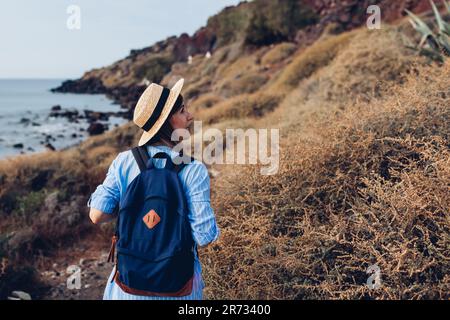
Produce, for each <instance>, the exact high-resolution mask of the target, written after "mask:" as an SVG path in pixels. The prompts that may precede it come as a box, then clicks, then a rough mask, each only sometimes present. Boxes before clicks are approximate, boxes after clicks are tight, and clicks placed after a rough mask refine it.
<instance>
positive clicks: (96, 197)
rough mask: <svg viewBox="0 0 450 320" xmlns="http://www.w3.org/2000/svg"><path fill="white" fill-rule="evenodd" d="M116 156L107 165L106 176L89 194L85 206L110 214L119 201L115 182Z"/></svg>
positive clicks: (118, 191)
mask: <svg viewBox="0 0 450 320" xmlns="http://www.w3.org/2000/svg"><path fill="white" fill-rule="evenodd" d="M117 162H118V157H117V158H116V159H114V161H113V162H112V163H111V165H110V166H109V169H108V172H107V174H106V178H105V180H104V181H103V183H102V184H101V185H99V186H98V187H97V188H96V189H95V191H94V193H92V194H91V196H90V198H89V200H88V203H87V206H88V207H91V208H95V209H97V210H100V211H102V212H104V213H106V214H112V213H113V212H114V209H115V208H116V207H117V205H118V204H119V201H120V190H119V185H118V183H117V177H116V174H117V166H118V163H117Z"/></svg>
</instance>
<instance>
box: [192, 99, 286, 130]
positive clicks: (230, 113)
mask: <svg viewBox="0 0 450 320" xmlns="http://www.w3.org/2000/svg"><path fill="white" fill-rule="evenodd" d="M281 98H282V94H281V93H272V92H266V93H260V92H256V93H253V94H242V95H239V96H235V97H232V98H229V99H227V100H224V101H222V102H219V103H218V104H216V105H215V106H213V107H211V108H209V109H207V110H204V111H203V112H202V113H201V114H200V118H201V120H203V121H205V122H206V124H214V123H218V122H220V121H223V120H228V119H240V118H246V117H252V118H258V117H262V116H264V115H266V114H267V113H269V112H271V111H273V110H274V109H275V108H276V107H277V106H278V104H279V102H280V101H281Z"/></svg>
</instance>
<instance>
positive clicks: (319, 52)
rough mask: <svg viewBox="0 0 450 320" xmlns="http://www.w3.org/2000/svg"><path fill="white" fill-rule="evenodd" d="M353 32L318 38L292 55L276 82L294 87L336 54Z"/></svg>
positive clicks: (324, 65)
mask: <svg viewBox="0 0 450 320" xmlns="http://www.w3.org/2000/svg"><path fill="white" fill-rule="evenodd" d="M354 33H355V32H354V31H353V32H347V33H343V34H340V35H338V36H331V37H327V38H325V39H324V40H318V41H317V42H315V43H314V44H313V45H311V46H310V47H308V48H306V49H305V50H304V51H302V52H300V53H298V54H297V56H295V57H294V59H293V61H292V62H291V63H290V64H289V65H287V66H286V68H285V69H284V70H283V72H282V73H281V75H280V77H279V79H277V83H278V84H279V85H286V86H289V87H295V86H296V85H298V84H299V83H300V81H302V80H303V79H306V78H308V77H310V76H311V75H312V74H313V73H314V72H316V71H317V70H319V69H321V68H324V67H326V66H327V65H328V64H329V63H330V62H331V61H332V60H333V59H334V57H335V56H336V54H337V53H338V52H339V51H340V50H341V49H342V48H343V47H345V46H346V45H347V44H348V43H349V41H350V40H351V39H352V38H353V36H354Z"/></svg>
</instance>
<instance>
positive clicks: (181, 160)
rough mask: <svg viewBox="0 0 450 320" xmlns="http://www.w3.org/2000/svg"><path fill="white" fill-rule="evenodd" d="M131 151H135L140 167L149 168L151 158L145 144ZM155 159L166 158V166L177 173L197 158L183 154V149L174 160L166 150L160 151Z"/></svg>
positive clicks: (143, 169)
mask: <svg viewBox="0 0 450 320" xmlns="http://www.w3.org/2000/svg"><path fill="white" fill-rule="evenodd" d="M131 152H132V153H133V156H134V159H135V160H136V162H137V164H138V166H139V169H140V170H141V172H142V171H145V170H147V168H148V167H147V163H148V161H149V159H150V156H149V155H148V152H147V148H146V147H145V146H141V147H135V148H133V149H131ZM151 158H153V159H166V165H165V168H167V169H172V170H174V171H175V172H176V173H177V174H178V173H180V172H181V170H183V169H184V167H185V166H186V165H188V164H189V163H191V162H192V161H194V160H195V158H194V157H188V156H185V155H183V150H181V152H180V154H179V155H178V156H176V157H175V158H174V160H173V161H172V158H171V157H170V155H168V154H167V153H165V152H162V151H161V152H158V153H156V154H155V155H153V157H151Z"/></svg>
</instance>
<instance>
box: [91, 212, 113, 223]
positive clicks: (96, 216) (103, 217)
mask: <svg viewBox="0 0 450 320" xmlns="http://www.w3.org/2000/svg"><path fill="white" fill-rule="evenodd" d="M89 218H91V221H92V223H94V224H100V223H104V222H108V221H111V220H112V219H113V218H114V215H112V214H108V213H104V212H102V211H100V210H98V209H95V208H91V209H90V210H89Z"/></svg>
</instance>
